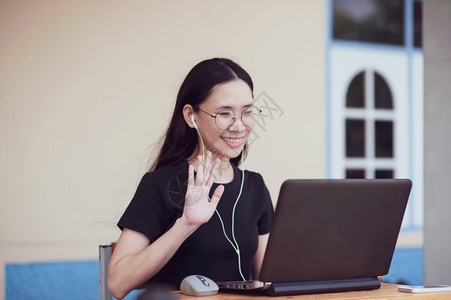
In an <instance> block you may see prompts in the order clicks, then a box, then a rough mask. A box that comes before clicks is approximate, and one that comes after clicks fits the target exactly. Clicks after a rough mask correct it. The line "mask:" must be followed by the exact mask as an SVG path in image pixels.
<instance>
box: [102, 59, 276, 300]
mask: <svg viewBox="0 0 451 300" xmlns="http://www.w3.org/2000/svg"><path fill="white" fill-rule="evenodd" d="M260 112H261V111H260V110H259V109H258V108H257V107H255V106H254V104H253V83H252V80H251V78H250V76H249V74H248V73H247V72H246V71H245V70H243V69H242V68H241V67H240V66H239V65H237V64H236V63H234V62H233V61H231V60H228V59H223V58H214V59H210V60H205V61H202V62H200V63H199V64H197V65H196V66H195V67H194V68H193V69H192V70H191V71H190V72H189V74H188V75H187V77H186V78H185V80H184V82H183V83H182V86H181V87H180V90H179V93H178V95H177V101H176V104H175V108H174V112H173V115H172V119H171V121H170V124H169V127H168V129H167V132H166V135H165V137H164V142H163V145H162V147H161V150H160V152H159V155H158V157H157V158H156V160H155V162H154V164H153V166H152V167H151V169H150V171H149V172H148V173H146V174H145V175H144V177H143V178H142V180H141V182H140V184H139V186H138V188H137V191H136V193H135V196H134V197H133V199H132V201H131V202H130V204H129V206H128V208H127V210H126V211H125V213H124V214H123V216H122V218H121V219H120V221H119V223H118V226H119V228H121V229H122V234H121V236H120V238H119V240H118V242H117V244H116V247H115V250H114V252H113V255H112V257H111V260H110V265H109V270H108V287H109V289H110V291H111V293H112V295H113V296H114V297H116V298H122V297H124V296H125V295H126V294H127V293H128V292H130V291H131V290H132V289H135V288H137V287H139V286H142V285H143V284H145V283H146V282H159V283H167V284H170V285H172V286H173V287H174V288H175V289H178V287H179V284H180V282H181V281H182V279H183V278H184V277H186V276H189V275H193V274H200V275H204V276H207V277H210V278H211V279H213V280H215V281H225V280H249V279H251V278H255V277H257V276H258V273H259V271H260V267H261V264H262V260H263V254H264V251H265V248H266V244H267V241H268V237H269V230H270V226H271V221H272V216H273V211H274V210H273V206H272V203H271V199H270V196H269V193H268V190H267V188H266V186H265V184H264V182H263V179H262V177H261V176H260V175H259V174H257V173H254V172H249V171H244V169H243V170H241V171H240V170H239V169H238V166H239V165H240V164H241V163H242V160H243V159H244V157H245V155H246V153H247V145H246V141H247V139H248V137H249V135H250V133H251V131H252V128H253V126H254V125H255V123H256V122H257V121H258V117H259V116H260Z"/></svg>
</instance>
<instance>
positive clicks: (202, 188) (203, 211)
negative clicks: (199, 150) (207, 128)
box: [182, 152, 224, 226]
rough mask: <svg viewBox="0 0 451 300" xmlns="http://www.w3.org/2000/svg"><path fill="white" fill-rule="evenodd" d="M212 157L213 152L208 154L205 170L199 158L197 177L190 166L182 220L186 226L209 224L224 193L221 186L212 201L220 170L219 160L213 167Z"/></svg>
mask: <svg viewBox="0 0 451 300" xmlns="http://www.w3.org/2000/svg"><path fill="white" fill-rule="evenodd" d="M211 156H212V155H211V152H207V159H206V162H205V168H204V166H203V159H202V156H200V155H199V156H198V158H197V175H196V176H194V167H193V166H192V165H189V169H188V187H187V190H186V195H185V207H184V210H183V215H182V220H183V222H184V223H185V224H186V225H196V226H200V225H202V224H203V223H206V222H208V220H210V218H211V216H212V215H213V214H214V212H215V209H216V206H217V205H218V202H219V200H220V199H221V196H222V193H223V192H224V186H223V185H219V186H218V187H217V188H216V189H215V191H214V193H213V195H212V197H211V199H210V198H209V196H208V195H209V193H210V189H211V187H212V185H213V182H214V180H215V178H216V172H217V170H218V168H219V159H216V161H215V164H214V165H213V167H212V166H211V163H212V162H211ZM194 177H195V178H194Z"/></svg>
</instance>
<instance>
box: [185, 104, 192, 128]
mask: <svg viewBox="0 0 451 300" xmlns="http://www.w3.org/2000/svg"><path fill="white" fill-rule="evenodd" d="M193 116H194V109H193V107H192V106H191V105H190V104H186V105H185V106H184V107H183V118H184V119H185V122H186V124H188V126H189V127H191V128H194V124H193V121H192V120H191V117H193Z"/></svg>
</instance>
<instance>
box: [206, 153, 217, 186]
mask: <svg viewBox="0 0 451 300" xmlns="http://www.w3.org/2000/svg"><path fill="white" fill-rule="evenodd" d="M218 169H219V159H216V162H215V165H214V166H213V169H212V170H211V172H210V174H209V177H208V181H207V186H208V187H211V186H212V185H213V182H215V179H216V172H217V171H218Z"/></svg>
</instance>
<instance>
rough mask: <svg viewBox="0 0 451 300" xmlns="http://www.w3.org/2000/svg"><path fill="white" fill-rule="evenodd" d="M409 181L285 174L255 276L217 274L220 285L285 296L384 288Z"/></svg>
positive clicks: (235, 289) (408, 189)
mask: <svg viewBox="0 0 451 300" xmlns="http://www.w3.org/2000/svg"><path fill="white" fill-rule="evenodd" d="M411 186H412V182H411V181H410V180H408V179H313V180H303V179H294V180H293V179H292V180H287V181H285V182H284V183H283V184H282V186H281V188H280V193H279V199H278V202H277V206H276V210H275V215H274V220H273V223H272V227H271V234H270V236H269V240H268V245H267V247H266V252H265V256H264V259H263V264H262V268H261V271H260V274H259V277H258V280H254V281H239V282H218V286H219V288H220V290H221V291H239V290H241V291H243V290H247V291H254V292H255V291H264V292H265V293H267V294H269V295H273V296H280V295H294V294H313V293H326V292H344V291H357V290H372V289H378V288H380V280H379V279H378V277H379V276H383V275H385V274H387V273H388V271H389V268H390V264H391V260H392V257H393V252H394V250H395V245H396V241H397V239H398V235H399V230H400V228H401V223H402V220H403V216H404V212H405V209H406V205H407V200H408V198H409V194H410V190H411Z"/></svg>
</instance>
